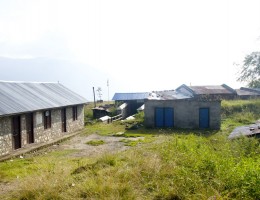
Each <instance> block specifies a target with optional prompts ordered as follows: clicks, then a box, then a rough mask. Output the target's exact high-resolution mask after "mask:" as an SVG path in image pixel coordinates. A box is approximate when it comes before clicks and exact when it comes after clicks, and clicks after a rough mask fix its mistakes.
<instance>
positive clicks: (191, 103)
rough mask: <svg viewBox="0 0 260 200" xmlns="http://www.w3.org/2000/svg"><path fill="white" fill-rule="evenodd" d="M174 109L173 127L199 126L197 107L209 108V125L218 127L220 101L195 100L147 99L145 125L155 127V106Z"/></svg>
mask: <svg viewBox="0 0 260 200" xmlns="http://www.w3.org/2000/svg"><path fill="white" fill-rule="evenodd" d="M157 107H158V108H159V107H160V108H162V107H164V108H166V107H168V108H173V109H174V127H176V128H199V109H200V108H209V120H210V122H209V127H210V128H211V129H219V128H220V114H221V105H220V101H196V100H190V99H189V100H147V101H146V102H145V125H146V127H155V108H157Z"/></svg>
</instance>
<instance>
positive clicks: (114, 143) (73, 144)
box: [0, 134, 144, 199]
mask: <svg viewBox="0 0 260 200" xmlns="http://www.w3.org/2000/svg"><path fill="white" fill-rule="evenodd" d="M122 139H126V138H125V137H118V136H117V137H113V136H100V135H97V134H92V135H89V136H84V135H76V136H75V137H73V138H71V139H69V140H67V141H64V142H61V143H58V144H55V145H52V146H49V147H47V148H44V149H41V150H39V151H38V152H35V153H32V154H27V155H24V158H27V157H32V156H36V155H38V154H42V153H46V152H51V151H56V150H70V149H74V150H77V151H75V152H73V153H71V154H69V156H70V157H94V156H100V155H102V154H105V153H117V152H121V151H125V150H127V149H129V148H131V147H130V146H125V143H124V142H120V140H122ZM140 139H144V138H143V137H138V138H127V140H140ZM91 140H103V141H104V144H102V145H99V146H92V145H88V144H86V142H88V141H91ZM17 185H19V183H18V182H17V181H12V182H9V183H3V182H1V181H0V194H4V193H6V192H9V191H12V190H13V189H14V188H16V186H17ZM0 199H1V198H0Z"/></svg>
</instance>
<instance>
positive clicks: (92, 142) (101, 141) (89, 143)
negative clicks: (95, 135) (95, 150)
mask: <svg viewBox="0 0 260 200" xmlns="http://www.w3.org/2000/svg"><path fill="white" fill-rule="evenodd" d="M86 144H88V145H91V146H99V145H102V144H105V142H104V140H91V141H88V142H86Z"/></svg>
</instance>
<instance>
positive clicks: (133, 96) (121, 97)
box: [112, 92, 149, 101]
mask: <svg viewBox="0 0 260 200" xmlns="http://www.w3.org/2000/svg"><path fill="white" fill-rule="evenodd" d="M148 96H149V92H139V93H115V94H114V97H113V98H112V100H114V101H128V100H140V99H146V98H148Z"/></svg>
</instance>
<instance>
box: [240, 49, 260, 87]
mask: <svg viewBox="0 0 260 200" xmlns="http://www.w3.org/2000/svg"><path fill="white" fill-rule="evenodd" d="M237 80H238V81H240V82H247V85H248V87H252V88H260V52H252V53H251V54H249V55H247V56H246V57H245V59H244V61H243V65H242V69H241V72H240V76H239V78H238V79H237Z"/></svg>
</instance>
